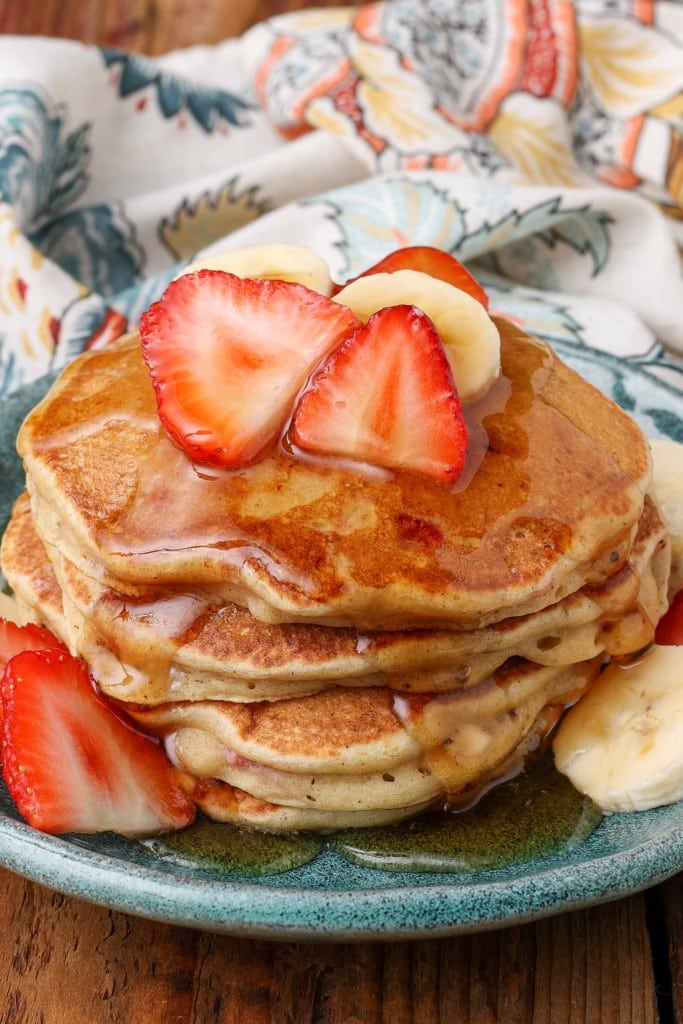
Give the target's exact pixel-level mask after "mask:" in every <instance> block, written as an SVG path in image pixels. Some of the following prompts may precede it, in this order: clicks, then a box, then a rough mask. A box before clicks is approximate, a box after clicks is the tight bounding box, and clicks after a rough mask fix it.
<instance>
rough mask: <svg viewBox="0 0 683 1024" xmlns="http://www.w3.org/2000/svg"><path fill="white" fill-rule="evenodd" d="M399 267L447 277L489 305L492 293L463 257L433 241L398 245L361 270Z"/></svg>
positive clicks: (388, 270)
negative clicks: (471, 270) (445, 250)
mask: <svg viewBox="0 0 683 1024" xmlns="http://www.w3.org/2000/svg"><path fill="white" fill-rule="evenodd" d="M397 270H419V271H421V272H422V273H423V274H429V276H430V277H436V278H438V279H439V280H440V281H446V283H447V284H452V285H453V286H454V287H455V288H460V289H462V291H464V292H467V293H468V294H469V295H471V296H472V298H473V299H476V300H477V302H480V303H481V304H482V306H483V307H484V309H486V310H488V308H489V297H488V295H487V294H486V292H485V291H484V289H483V288H482V286H481V285H480V284H479V282H478V281H477V280H476V278H474V277H473V276H472V274H470V272H469V270H468V269H467V267H465V266H464V265H463V264H462V263H461V262H460V260H456V258H455V256H451V254H450V253H448V252H444V251H443V250H442V249H435V248H434V246H432V245H407V246H405V247H404V248H403V249H396V250H395V251H394V252H392V253H389V255H388V256H385V257H384V259H383V260H380V261H379V263H375V264H374V265H373V266H372V267H370V268H369V269H368V270H365V271H364V272H363V273H362V274H359V277H368V276H369V275H370V274H393V273H395V272H396V271H397ZM347 283H349V284H350V283H351V282H347Z"/></svg>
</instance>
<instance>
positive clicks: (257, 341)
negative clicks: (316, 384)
mask: <svg viewBox="0 0 683 1024" xmlns="http://www.w3.org/2000/svg"><path fill="white" fill-rule="evenodd" d="M359 323H360V321H359V320H358V319H357V318H356V317H355V316H354V314H353V313H352V312H351V311H350V310H349V309H347V308H346V307H345V306H340V305H339V304H338V303H335V302H332V300H331V299H328V298H326V297H325V296H323V295H319V294H318V293H317V292H312V291H309V289H308V288H305V287H304V286H303V285H300V284H293V283H291V282H286V281H270V280H245V279H242V278H239V277H236V276H235V275H234V274H228V273H226V272H225V271H222V270H200V271H198V272H197V273H196V274H186V275H184V276H183V277H180V278H178V279H177V280H176V281H172V282H171V284H170V285H169V286H168V288H167V289H166V292H165V293H164V295H163V296H162V298H161V299H160V300H159V302H155V303H154V305H153V306H152V307H151V309H150V310H149V311H148V312H147V313H145V314H144V315H143V317H142V319H141V321H140V331H141V334H142V347H143V354H144V357H145V360H146V362H147V364H148V366H149V369H150V371H151V375H152V382H153V384H154V389H155V391H156V396H157V405H158V409H159V416H160V418H161V420H162V422H163V424H164V426H165V427H166V430H167V431H168V433H169V434H170V435H171V437H173V439H174V440H175V441H176V443H177V444H178V445H180V447H181V448H183V449H184V450H185V451H186V452H187V454H188V455H189V456H190V457H191V458H192V459H194V460H196V461H198V462H213V463H216V464H218V465H223V466H242V465H245V464H247V463H248V462H250V461H251V460H252V459H254V458H255V457H256V456H257V455H258V454H259V452H261V451H262V450H263V449H264V448H265V447H266V446H267V445H268V444H270V443H272V442H273V441H274V440H275V439H276V438H277V437H278V435H279V434H280V432H281V431H282V429H283V427H284V426H285V423H286V421H287V419H288V418H289V414H290V412H291V407H292V404H293V402H294V399H295V397H296V395H297V393H298V391H299V390H300V389H301V387H302V386H303V384H304V383H305V381H306V379H307V377H308V375H309V374H310V372H311V370H312V369H313V368H314V367H315V366H316V365H317V364H318V362H319V361H320V360H321V359H322V358H324V357H325V356H326V355H327V354H328V353H329V352H331V351H332V349H334V348H335V347H336V346H337V345H338V344H339V343H340V342H341V341H342V340H343V339H344V338H345V337H347V336H348V335H349V334H351V333H352V332H353V331H354V330H355V329H356V328H357V327H358V326H359Z"/></svg>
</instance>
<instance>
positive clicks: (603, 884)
mask: <svg viewBox="0 0 683 1024" xmlns="http://www.w3.org/2000/svg"><path fill="white" fill-rule="evenodd" d="M561 354H562V355H563V357H564V358H565V360H566V361H567V362H569V363H573V365H574V366H575V368H576V369H578V370H579V372H581V373H583V374H584V375H585V376H587V377H589V378H590V379H592V380H593V381H594V382H595V383H596V384H597V385H598V386H600V387H602V388H603V390H607V391H610V392H611V393H612V394H613V395H614V396H615V397H616V398H617V400H618V401H620V403H621V404H623V405H624V406H625V407H626V408H627V409H628V411H629V412H630V413H631V414H632V415H633V416H634V418H635V419H637V420H638V421H639V422H640V423H641V425H642V426H643V428H644V429H645V431H646V433H648V434H649V435H650V436H657V435H659V436H669V437H672V438H674V439H676V440H679V441H682V440H683V436H681V430H682V429H683V396H681V393H680V392H679V391H678V390H677V389H676V388H675V387H674V386H672V385H671V384H670V383H669V382H668V380H667V379H664V378H661V377H658V376H657V374H655V373H653V372H651V371H650V369H649V368H648V366H646V365H641V364H638V363H632V364H631V363H628V362H625V361H624V360H617V359H616V358H615V357H612V356H609V355H606V354H604V353H595V352H592V351H591V350H589V349H585V348H582V349H580V350H579V349H576V350H570V349H569V347H568V349H567V351H562V353H561ZM46 384H47V381H46V380H43V381H37V382H35V383H34V384H32V385H29V386H28V387H26V388H23V389H20V390H19V391H17V392H15V393H14V394H13V395H12V396H10V397H9V398H8V399H5V400H4V403H2V405H1V406H0V474H1V476H0V481H1V482H0V522H1V523H2V524H4V522H5V521H6V519H7V516H8V512H9V508H10V506H11V503H12V501H13V500H14V498H15V497H16V496H17V495H18V494H19V492H20V491H21V489H22V488H23V474H22V470H21V466H20V465H19V462H18V460H17V458H16V456H15V455H14V438H15V436H16V432H17V429H18V426H19V424H20V422H21V420H22V418H23V416H24V415H25V413H26V412H27V411H28V410H29V409H30V408H31V406H32V405H33V404H34V403H35V402H36V401H37V400H38V398H40V397H41V395H42V394H43V393H44V391H45V388H46ZM491 839H492V843H495V841H496V837H495V835H492V837H491ZM316 843H317V841H315V842H314V843H313V845H312V846H311V847H310V849H309V851H308V853H307V854H306V856H298V857H295V861H296V863H295V866H291V867H287V866H286V865H285V866H284V870H280V871H279V872H278V873H271V874H265V875H258V874H256V875H252V876H247V875H246V874H242V875H240V874H239V873H238V872H235V871H234V870H231V871H228V872H226V870H225V867H224V865H221V864H219V863H217V862H215V861H213V860H211V859H210V858H209V859H201V858H200V859H196V858H193V857H189V856H186V855H185V854H184V853H183V852H182V850H181V851H180V852H174V851H173V850H172V849H171V848H169V847H168V846H167V845H165V844H164V842H163V841H160V842H159V841H136V840H132V839H127V838H124V837H120V836H114V835H112V834H109V833H103V834H100V835H94V836H82V835H65V836H51V835H45V834H41V833H39V832H36V831H35V830H33V829H31V828H29V827H28V826H27V825H26V824H25V823H24V822H23V821H22V820H21V819H20V817H19V815H18V814H17V812H16V810H15V808H14V805H13V803H12V801H11V799H10V797H9V795H8V793H7V790H6V789H5V788H4V786H2V787H0V864H2V865H3V866H4V867H6V868H8V869H10V870H11V871H14V872H16V873H17V874H19V875H22V876H24V877H26V878H29V879H31V880H33V881H36V882H39V883H41V884H44V885H46V886H48V887H51V888H54V889H56V890H58V891H60V892H64V893H67V894H70V895H73V896H76V897H80V898H83V899H86V900H89V901H92V902H94V903H97V904H101V905H104V906H107V907H111V908H113V909H117V910H120V911H124V912H128V913H133V914H137V915H140V916H143V917H149V918H151V919H154V920H159V921H163V922H169V923H173V924H177V925H184V926H190V927H198V928H203V929H207V930H212V931H217V932H225V933H231V934H240V935H250V936H255V937H267V938H285V939H296V938H317V939H329V940H352V939H360V938H362V939H373V938H374V939H384V938H419V937H435V936H440V935H452V934H458V933H465V932H472V931H477V930H484V929H489V928H495V927H501V926H505V925H510V924H515V923H521V922H524V921H529V920H533V919H536V918H539V917H543V916H547V915H550V914H553V913H556V912H559V911H564V910H570V909H574V908H578V907H586V906H590V905H593V904H596V903H600V902H603V901H607V900H610V899H615V898H618V897H621V896H624V895H627V894H629V893H632V892H635V891H638V890H641V889H643V888H646V887H647V886H649V885H653V884H655V883H657V882H659V881H662V880H663V879H665V878H667V877H670V876H672V875H673V874H675V873H676V872H677V871H679V870H681V869H683V802H681V803H678V804H673V805H670V806H667V807H663V808H659V809H656V810H652V811H646V812H639V813H637V814H615V815H610V816H606V817H604V818H603V819H602V821H601V822H600V824H599V825H598V827H597V828H596V829H595V830H594V831H593V832H592V833H591V834H590V835H588V836H587V837H586V838H583V839H582V840H581V841H580V842H576V843H570V844H568V845H565V846H563V847H562V848H561V849H559V850H556V852H553V853H549V854H548V855H545V856H540V855H539V856H531V857H527V858H526V859H524V858H522V859H518V860H515V861H513V862H509V863H507V864H502V865H500V866H487V867H483V868H481V869H479V870H468V871H465V870H457V871H456V870H449V871H447V872H442V873H430V872H427V871H423V870H417V871H405V870H396V871H394V870H385V869H378V868H376V867H368V866H364V865H363V864H361V863H359V862H357V861H352V860H349V859H347V858H345V857H344V856H342V854H341V853H340V852H339V850H338V849H336V848H335V847H334V844H333V843H332V844H331V843H328V842H326V841H320V842H319V843H318V844H317V845H316ZM309 854H310V856H309Z"/></svg>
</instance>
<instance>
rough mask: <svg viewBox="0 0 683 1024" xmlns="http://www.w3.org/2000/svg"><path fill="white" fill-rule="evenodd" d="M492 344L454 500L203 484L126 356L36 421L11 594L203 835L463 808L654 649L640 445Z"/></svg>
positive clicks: (129, 353)
mask: <svg viewBox="0 0 683 1024" xmlns="http://www.w3.org/2000/svg"><path fill="white" fill-rule="evenodd" d="M498 327H499V330H500V333H501V343H502V352H501V355H502V375H501V377H500V379H499V380H498V381H497V382H496V383H495V384H494V385H493V387H492V388H491V389H490V390H489V392H488V393H487V394H486V395H485V396H484V397H483V398H482V399H481V400H480V401H479V402H477V403H475V404H474V405H472V406H470V407H468V409H467V410H466V415H467V421H468V429H469V447H468V455H467V464H466V467H465V470H464V473H463V474H462V476H461V477H460V479H459V480H458V481H457V483H456V484H455V485H454V486H446V485H444V484H443V483H440V482H437V481H433V480H430V479H427V478H423V477H420V476H418V475H415V474H411V473H407V472H405V473H403V472H399V471H391V472H389V471H384V470H377V469H372V468H371V467H365V466H354V465H350V464H349V463H345V462H342V461H339V460H333V459H324V458H303V457H301V456H300V454H297V453H293V452H291V451H290V450H289V449H288V446H287V444H286V443H283V444H280V445H278V446H277V448H276V449H275V450H273V451H272V452H270V453H268V454H267V455H266V456H265V457H264V458H262V459H261V460H260V461H258V462H257V463H255V464H254V465H251V466H248V467H246V468H243V469H239V470H225V469H221V468H216V467H210V466H205V465H204V466H198V465H194V464H193V463H192V462H191V461H190V460H189V459H188V457H187V456H186V455H185V454H184V453H183V452H181V451H179V450H178V449H177V448H176V447H175V446H174V445H173V443H172V442H171V440H170V439H169V438H168V436H167V435H166V433H165V431H164V429H163V427H162V425H161V423H160V421H159V419H158V416H157V410H156V403H155V398H154V393H153V390H152V385H151V382H150V379H149V374H148V371H147V369H146V367H145V365H144V363H143V360H142V356H141V351H140V344H139V338H138V337H137V336H130V337H128V338H127V339H124V340H123V341H122V342H119V343H117V344H116V345H114V346H112V347H110V348H108V349H105V350H102V351H98V352H90V353H87V354H85V355H83V356H81V357H79V358H78V359H77V360H76V361H75V362H74V363H73V364H72V365H71V366H70V367H69V368H68V369H67V370H66V371H65V372H64V373H63V374H62V376H61V377H60V378H59V380H58V381H57V382H56V383H55V385H54V386H53V387H52V389H51V391H50V392H49V393H48V395H47V396H46V398H45V399H44V400H43V402H42V403H41V404H40V405H39V406H38V407H37V408H36V409H35V410H34V411H33V412H32V413H31V414H30V415H29V417H28V419H27V420H26V422H25V424H24V426H23V427H22V430H21V433H20V435H19V441H18V447H19V452H20V454H21V456H22V457H23V459H24V464H25V467H26V475H27V489H28V495H29V496H30V497H29V496H23V497H22V498H21V499H20V500H19V501H18V502H17V504H16V506H15V509H14V512H13V515H12V520H11V522H10V525H9V528H8V530H7V532H6V534H5V537H4V540H3V546H2V566H3V570H4V572H5V575H6V577H7V579H8V580H9V582H10V584H11V586H12V587H13V589H14V591H15V594H16V596H17V598H18V599H19V601H20V602H21V603H22V604H23V605H24V607H25V609H26V610H27V611H28V612H30V614H31V615H32V617H34V618H38V619H39V620H41V621H43V622H45V623H46V624H48V625H50V626H51V627H52V629H53V630H54V631H55V632H56V633H57V634H58V635H59V636H60V637H62V638H63V639H64V640H65V641H66V642H67V643H68V645H69V646H70V648H71V649H72V651H73V652H74V653H76V654H79V655H81V656H82V657H83V658H84V659H85V660H86V661H87V662H88V663H89V664H90V665H91V667H92V670H93V673H94V675H95V677H96V679H97V680H98V683H99V685H100V687H101V689H102V690H103V692H104V693H106V694H107V695H108V696H109V697H110V698H112V699H113V700H115V701H117V702H119V703H120V704H122V705H123V706H125V708H126V710H127V711H128V712H129V713H130V714H131V715H133V717H134V718H135V719H136V720H137V721H138V722H139V723H140V724H141V725H142V726H143V727H144V728H145V729H147V730H149V731H151V732H153V733H154V734H156V735H158V736H161V737H163V739H164V742H165V745H166V749H167V751H168V753H169V756H170V757H171V758H172V760H174V761H175V762H176V763H177V764H178V765H180V766H181V767H183V768H184V769H185V770H186V771H187V772H188V773H189V774H190V775H192V776H194V777H195V778H196V779H197V786H196V791H195V795H196V799H197V802H198V804H199V806H200V807H202V809H203V810H204V811H205V812H206V813H207V814H209V815H210V816H211V817H214V818H216V819H219V820H228V821H233V822H236V823H239V824H249V825H257V826H260V827H264V828H272V829H278V828H286V829H289V828H291V829H334V828H341V827H346V826H351V825H361V826H365V825H374V824H385V823H388V822H392V821H398V820H400V819H402V818H406V817H408V816H410V815H414V814H416V813H418V812H419V811H421V810H423V809H425V808H429V807H434V806H460V805H466V804H467V803H468V802H470V801H472V800H473V799H475V798H476V796H477V795H478V794H479V793H481V792H482V791H483V790H485V789H486V788H488V787H489V786H490V785H492V784H493V783H494V782H496V781H498V780H500V779H503V778H506V777H508V776H509V775H510V774H512V773H514V772H516V771H518V770H520V768H521V767H523V766H524V764H525V763H527V761H528V760H529V759H530V758H531V757H533V755H534V752H535V751H537V750H539V749H540V748H541V747H542V746H543V744H544V742H545V741H546V739H547V737H548V736H549V734H550V732H551V731H552V729H553V728H554V726H555V725H556V723H557V721H558V720H559V718H560V716H561V715H562V712H563V710H564V709H565V707H566V706H567V705H569V704H571V703H572V702H574V701H575V700H576V698H577V697H578V696H579V695H580V694H581V693H582V692H583V691H584V690H585V689H586V688H587V687H588V686H589V685H590V683H591V681H592V680H593V679H594V678H595V676H596V675H597V673H598V672H599V670H600V668H601V666H602V665H603V664H604V662H605V660H606V659H607V658H609V657H611V656H625V655H628V654H630V653H632V652H634V651H637V650H639V649H641V648H642V647H644V646H645V645H646V644H648V643H649V642H650V641H651V639H652V636H653V632H654V626H655V625H656V623H657V621H658V619H659V617H660V616H661V614H662V613H663V611H664V610H665V607H666V588H667V579H668V572H669V548H668V542H667V536H666V531H665V528H664V526H663V524H662V521H661V519H660V517H659V514H658V512H657V509H656V507H655V505H654V504H653V502H652V501H651V500H650V499H649V498H648V497H647V489H648V483H649V477H650V457H649V451H648V446H647V443H646V441H645V439H644V438H643V436H642V434H641V432H640V430H639V428H638V427H637V426H636V425H635V424H634V423H633V422H632V421H631V420H630V419H629V418H628V417H627V416H626V415H625V414H624V413H623V412H622V411H621V410H620V409H618V408H617V407H616V406H615V405H614V404H613V403H612V402H611V401H609V400H608V399H607V398H605V397H604V396H603V395H601V394H600V393H598V392H597V391H596V390H595V389H593V388H592V387H591V386H590V385H589V384H587V383H586V382H585V381H583V380H582V379H581V378H580V377H578V376H577V375H576V374H575V373H573V372H572V371H571V370H570V369H568V368H567V367H566V366H565V365H564V364H563V363H562V362H561V361H560V360H559V359H558V358H557V357H556V356H555V355H554V354H553V353H552V352H551V351H550V350H549V349H548V348H547V347H546V346H544V345H542V344H540V343H539V342H537V341H535V340H533V339H531V338H529V337H528V336H527V335H525V334H523V333H522V332H521V331H519V330H517V329H516V328H515V327H513V326H512V325H511V324H509V323H507V322H504V321H501V322H500V323H499V324H498Z"/></svg>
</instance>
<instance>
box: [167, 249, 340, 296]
mask: <svg viewBox="0 0 683 1024" xmlns="http://www.w3.org/2000/svg"><path fill="white" fill-rule="evenodd" d="M198 270H225V271H226V272H227V273H228V274H235V276H236V277H252V278H254V277H256V278H268V279H270V280H275V281H293V282H294V283H295V284H303V285H305V286H306V288H310V290H311V291H312V292H318V294H319V295H326V296H328V297H329V296H330V295H331V294H332V287H333V286H332V278H331V277H330V271H329V268H328V266H327V264H326V263H325V261H324V260H323V259H322V258H321V257H320V256H318V254H317V253H316V252H314V251H313V250H312V249H309V248H308V246H305V245H285V244H282V245H280V244H276V243H273V244H271V245H247V246H244V247H243V248H242V249H230V250H228V251H227V252H221V253H217V254H216V255H215V256H207V257H206V259H203V260H197V261H196V262H194V263H190V265H189V266H188V267H185V268H184V269H183V270H182V271H181V272H180V273H179V274H178V275H177V276H178V277H183V276H184V275H185V274H194V273H196V271H198Z"/></svg>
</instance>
